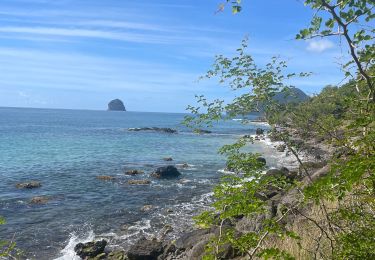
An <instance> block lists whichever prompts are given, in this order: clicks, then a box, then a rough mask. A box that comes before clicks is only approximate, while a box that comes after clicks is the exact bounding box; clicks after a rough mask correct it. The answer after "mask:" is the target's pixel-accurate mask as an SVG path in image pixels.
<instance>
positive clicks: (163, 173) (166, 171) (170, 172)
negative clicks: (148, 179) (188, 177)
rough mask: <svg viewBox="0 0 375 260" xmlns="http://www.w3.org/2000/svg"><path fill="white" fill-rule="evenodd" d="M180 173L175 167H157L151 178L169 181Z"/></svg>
mask: <svg viewBox="0 0 375 260" xmlns="http://www.w3.org/2000/svg"><path fill="white" fill-rule="evenodd" d="M180 175H181V173H180V172H179V171H178V170H177V168H176V167H174V166H172V165H169V166H165V167H159V168H157V169H156V171H154V172H153V173H152V174H151V176H152V177H154V178H158V179H171V178H177V177H178V176H180Z"/></svg>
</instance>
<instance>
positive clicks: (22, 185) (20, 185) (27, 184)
mask: <svg viewBox="0 0 375 260" xmlns="http://www.w3.org/2000/svg"><path fill="white" fill-rule="evenodd" d="M41 186H42V184H41V183H40V182H39V181H30V182H25V183H17V184H16V188H17V189H35V188H39V187H41Z"/></svg>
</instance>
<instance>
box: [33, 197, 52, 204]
mask: <svg viewBox="0 0 375 260" xmlns="http://www.w3.org/2000/svg"><path fill="white" fill-rule="evenodd" d="M50 199H51V198H50V197H47V196H37V197H33V198H32V199H31V200H30V203H31V204H46V203H47V202H48V201H50Z"/></svg>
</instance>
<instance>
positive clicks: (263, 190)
mask: <svg viewBox="0 0 375 260" xmlns="http://www.w3.org/2000/svg"><path fill="white" fill-rule="evenodd" d="M227 4H232V6H233V9H232V11H233V12H234V13H237V12H240V11H241V1H229V0H228V1H227ZM305 4H306V5H307V6H309V7H311V8H312V9H314V10H316V12H315V15H314V17H313V18H312V21H311V26H310V27H309V28H306V29H303V30H301V31H300V33H299V34H298V35H297V36H296V38H297V39H310V38H314V37H340V38H341V40H342V42H343V43H344V45H343V47H346V48H347V50H348V57H349V62H348V63H346V64H343V65H342V70H343V72H344V74H343V78H344V81H346V82H347V83H345V84H344V85H343V86H340V87H337V86H327V87H325V88H324V89H323V90H322V92H321V93H320V94H319V95H317V96H315V97H313V98H311V99H309V100H307V101H305V102H303V103H301V104H291V103H288V104H280V103H278V102H277V101H275V99H274V98H273V97H274V96H275V95H276V94H277V93H278V92H280V91H282V92H288V90H289V89H290V86H288V85H286V84H285V82H286V81H287V80H288V79H290V78H293V77H307V76H309V74H308V73H296V74H287V73H285V68H286V66H287V65H286V63H285V62H284V61H281V60H279V59H277V58H272V60H271V61H270V63H269V64H267V65H266V66H265V67H259V66H258V65H257V64H256V62H255V61H254V60H253V58H252V57H251V55H249V54H247V53H246V47H247V41H246V40H245V41H244V42H243V43H242V47H241V48H239V49H238V50H237V51H238V55H237V56H235V57H232V58H227V57H224V56H218V57H217V58H216V61H215V63H214V65H213V69H211V70H209V71H208V72H207V74H206V76H205V77H206V78H217V79H218V80H219V81H220V82H221V83H225V84H227V85H228V86H229V87H230V88H231V89H232V90H233V91H237V92H238V93H239V95H238V97H237V98H235V99H234V100H233V101H232V102H229V103H225V102H224V100H213V101H212V102H211V101H208V100H207V99H206V98H205V97H204V96H198V106H197V107H194V106H189V107H188V109H189V110H190V112H192V113H193V116H188V117H187V118H186V121H185V123H186V124H187V125H189V126H191V127H197V128H199V127H201V125H203V124H208V125H211V124H212V123H213V122H215V121H218V120H222V119H231V118H234V117H236V116H238V115H243V116H246V115H248V114H249V113H250V112H252V111H259V110H260V108H261V107H262V108H264V107H265V109H264V110H265V111H264V112H265V115H266V118H267V120H268V122H269V123H270V124H272V125H273V126H277V127H274V128H273V129H272V131H271V134H272V137H273V138H274V139H276V140H280V141H283V142H284V143H285V145H286V147H287V149H288V151H289V152H290V153H291V154H293V156H295V159H296V160H297V161H298V162H299V163H300V167H299V171H298V178H289V177H288V176H286V175H282V174H280V175H277V174H276V175H264V174H262V171H263V170H264V165H263V164H262V163H260V162H259V161H258V160H257V157H258V156H259V155H258V154H251V153H248V152H246V149H244V147H245V146H246V145H248V144H249V143H252V142H253V139H252V138H249V137H243V138H240V139H239V140H238V141H237V142H236V143H235V144H232V145H227V146H224V147H222V149H221V150H220V153H221V154H224V155H226V156H227V158H228V162H227V165H228V167H229V168H230V169H231V170H233V171H234V172H236V173H238V174H237V175H225V176H224V177H223V178H222V181H221V183H220V184H219V185H218V186H217V187H216V188H215V190H214V195H215V198H216V201H215V202H214V203H213V205H212V206H213V208H214V209H213V210H212V211H207V212H204V213H203V214H201V215H200V216H198V217H196V223H197V224H198V225H199V226H201V227H212V226H216V227H218V228H219V230H220V232H219V234H218V235H217V236H216V238H215V239H213V240H212V241H211V243H210V244H209V245H208V246H207V250H206V252H207V254H206V256H205V258H206V259H221V258H223V256H222V251H223V248H225V247H226V246H228V245H229V246H231V247H233V248H234V249H235V250H236V251H238V252H240V253H241V254H242V255H246V256H247V257H248V258H249V259H256V258H264V259H295V258H297V259H375V240H374V237H375V215H374V212H375V176H374V174H375V85H374V84H375V83H374V82H375V67H374V66H373V65H372V64H371V63H372V61H373V59H374V58H375V55H374V50H375V45H374V33H375V29H374V27H373V26H371V22H373V19H374V18H375V14H374V13H372V9H373V7H374V1H373V0H342V1H338V0H337V1H335V0H330V1H329V0H306V1H305ZM223 8H224V5H221V6H220V10H223ZM312 69H313V68H312ZM292 132H293V134H292ZM296 135H297V136H299V137H300V138H302V140H305V142H302V143H301V142H296V140H295V136H296ZM310 141H314V142H317V143H319V144H324V145H325V146H327V147H329V148H330V149H331V157H330V158H329V161H328V162H323V161H319V164H322V165H325V164H326V163H327V166H325V167H323V168H322V169H320V170H318V171H317V172H316V171H313V170H311V167H309V165H308V164H306V163H302V160H301V158H300V154H301V152H304V150H306V147H307V146H308V143H309V142H310ZM317 159H320V158H317ZM320 167H322V166H321V165H320ZM272 191H277V192H278V193H279V194H282V196H283V197H288V196H289V197H288V198H289V199H288V201H287V202H286V201H283V199H282V198H280V197H279V198H278V201H277V202H278V203H277V205H276V208H275V205H274V204H272V203H274V202H275V201H276V200H274V199H269V198H268V194H269V193H270V192H272ZM272 211H275V212H274V214H269V212H272ZM242 217H246V218H247V219H249V221H250V222H251V221H252V222H253V223H254V229H253V230H246V231H244V232H239V231H238V230H236V229H235V228H233V227H231V226H230V225H225V223H227V222H232V223H233V222H236V220H238V219H239V218H242Z"/></svg>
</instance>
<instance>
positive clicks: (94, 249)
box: [74, 240, 107, 259]
mask: <svg viewBox="0 0 375 260" xmlns="http://www.w3.org/2000/svg"><path fill="white" fill-rule="evenodd" d="M106 245H107V241H105V240H101V241H92V242H88V243H79V244H77V245H76V246H75V247H74V252H76V254H77V255H78V256H79V257H81V258H82V259H86V258H89V257H97V256H98V255H100V254H103V253H104V249H105V247H106Z"/></svg>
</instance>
